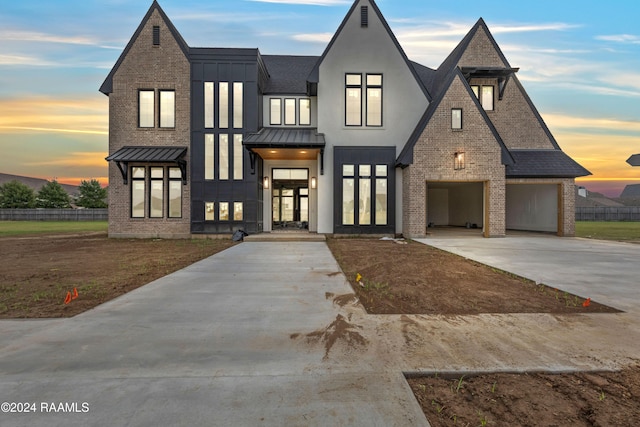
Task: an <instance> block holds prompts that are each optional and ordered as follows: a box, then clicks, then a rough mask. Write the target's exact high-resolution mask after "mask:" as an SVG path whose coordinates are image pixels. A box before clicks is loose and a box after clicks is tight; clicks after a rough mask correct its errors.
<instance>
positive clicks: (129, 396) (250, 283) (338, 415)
mask: <svg viewBox="0 0 640 427" xmlns="http://www.w3.org/2000/svg"><path fill="white" fill-rule="evenodd" d="M424 242H425V243H428V244H431V245H434V246H438V247H441V248H443V249H446V250H450V251H454V252H457V253H459V254H462V255H463V256H467V257H469V258H473V259H477V260H478V261H481V262H486V263H489V264H491V265H494V266H496V267H498V268H502V269H505V270H510V271H513V272H514V273H517V274H521V275H524V276H529V277H530V278H532V279H535V280H538V281H542V282H545V283H547V284H549V285H552V286H556V287H558V288H559V289H561V290H567V291H569V292H575V293H578V294H579V295H583V296H590V297H591V298H593V299H594V300H597V301H599V302H602V303H606V304H610V305H613V306H614V307H616V308H619V309H622V310H625V312H624V313H620V314H594V315H572V316H559V315H545V314H513V315H491V314H487V315H478V316H459V317H444V316H420V315H412V316H405V315H397V316H396V315H385V316H373V315H367V314H366V313H365V312H364V311H363V309H362V308H361V306H360V305H359V304H358V303H357V301H354V300H353V299H352V298H350V297H349V294H351V292H352V291H351V288H350V287H349V285H348V283H347V282H346V280H345V277H344V276H343V275H342V274H341V273H340V270H339V268H338V266H337V264H336V262H335V260H334V259H333V257H332V256H331V253H330V252H329V250H328V248H327V246H326V244H325V243H322V242H269V243H266V242H264V243H262V242H252V243H243V244H241V245H238V246H235V247H233V248H231V249H229V250H227V251H225V252H222V253H220V254H218V255H215V256H213V257H211V258H209V259H206V260H204V261H201V262H199V263H197V264H194V265H193V266H191V267H188V268H187V269H184V270H181V271H179V272H176V273H174V274H172V275H169V276H167V277H165V278H162V279H160V280H157V281H155V282H153V283H151V284H149V285H147V286H145V287H143V288H140V289H138V290H136V291H134V292H131V293H129V294H127V295H124V296H122V297H120V298H119V299H116V300H114V301H112V302H110V303H107V304H104V305H102V306H100V307H98V308H97V309H95V310H92V311H90V312H87V313H84V314H82V315H80V316H77V317H75V318H72V319H63V320H45V321H0V375H1V377H0V401H1V402H32V403H36V405H37V410H38V411H37V413H31V414H12V413H9V414H7V413H0V425H2V426H3V427H4V426H26V425H28V426H86V425H99V426H102V425H118V426H154V427H155V426H158V425H162V426H164V425H189V426H230V425H232V426H283V425H286V426H428V423H427V421H426V419H425V418H424V415H423V414H422V412H421V410H420V408H419V407H418V405H417V403H416V402H415V399H414V398H413V395H412V394H411V391H410V390H409V388H408V386H407V384H406V382H405V380H404V376H403V372H445V371H446V372H458V373H463V372H480V371H527V370H545V371H571V370H602V369H618V368H620V367H623V366H626V365H629V364H633V363H636V364H637V363H638V361H639V360H640V309H639V308H638V304H637V303H638V301H639V300H640V294H639V286H638V284H639V282H640V281H639V280H638V278H640V263H638V260H639V259H640V257H639V256H638V255H640V246H638V245H630V244H617V243H606V242H595V241H585V240H581V239H560V238H556V237H548V236H522V237H520V236H518V237H507V238H505V239H482V238H477V239H474V238H471V239H470V238H455V237H451V238H445V237H443V238H430V239H426V240H424ZM47 402H48V403H49V404H51V403H59V402H63V403H71V404H72V403H77V408H78V411H79V412H77V413H75V412H74V413H61V412H59V413H53V412H49V413H43V412H42V411H41V404H42V403H47ZM85 402H86V403H87V404H88V412H82V411H83V410H84V409H85V408H86V406H82V404H83V403H85Z"/></svg>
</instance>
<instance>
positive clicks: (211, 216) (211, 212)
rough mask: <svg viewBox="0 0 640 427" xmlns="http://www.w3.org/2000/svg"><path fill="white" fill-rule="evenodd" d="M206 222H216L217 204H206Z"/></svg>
mask: <svg viewBox="0 0 640 427" xmlns="http://www.w3.org/2000/svg"><path fill="white" fill-rule="evenodd" d="M204 220H205V221H215V220H216V204H215V203H213V202H205V204H204Z"/></svg>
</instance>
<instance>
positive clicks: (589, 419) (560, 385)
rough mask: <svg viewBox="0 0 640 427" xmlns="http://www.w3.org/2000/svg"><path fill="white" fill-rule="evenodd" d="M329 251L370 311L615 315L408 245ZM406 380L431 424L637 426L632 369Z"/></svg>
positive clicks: (370, 243) (368, 243) (637, 374)
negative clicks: (561, 373)
mask: <svg viewBox="0 0 640 427" xmlns="http://www.w3.org/2000/svg"><path fill="white" fill-rule="evenodd" d="M328 245H329V247H330V248H331V250H332V252H333V254H334V256H335V258H336V260H337V261H338V263H339V264H340V266H341V268H342V270H343V272H344V273H345V275H346V276H347V279H348V280H349V282H350V283H351V286H352V288H353V289H354V291H355V293H356V295H357V297H358V299H359V300H360V302H361V303H362V304H363V305H364V307H365V308H366V310H367V312H369V313H371V314H423V315H425V314H426V315H428V314H432V315H450V316H464V315H471V314H480V313H555V314H558V315H563V316H564V315H566V316H571V315H572V314H577V313H593V314H594V315H596V316H597V315H598V313H614V312H617V310H615V309H613V308H610V307H606V306H603V305H601V304H598V303H597V302H596V301H589V303H586V301H587V300H585V298H581V297H578V296H575V295H571V294H568V293H566V292H564V291H562V290H561V289H553V288H549V287H547V286H545V285H544V284H536V283H533V282H531V281H528V280H525V279H523V278H520V277H516V276H513V275H511V274H508V273H505V272H502V271H499V270H495V269H492V268H490V267H487V266H485V265H482V264H478V263H476V262H473V261H469V260H467V259H464V258H462V257H459V256H457V255H453V254H450V253H447V252H443V251H441V250H438V249H435V248H432V247H429V246H425V245H422V244H419V243H415V242H410V243H407V244H399V243H395V242H392V241H380V240H374V239H330V240H329V241H328ZM357 279H359V280H357ZM344 297H347V296H344ZM585 297H587V298H588V296H585ZM355 344H357V342H356V343H355ZM408 381H409V384H410V386H411V388H412V390H413V392H414V394H415V395H416V398H417V400H418V402H419V403H420V405H421V407H422V409H423V411H424V413H425V415H426V416H427V419H428V420H429V423H430V424H431V426H432V427H441V426H461V427H476V426H510V427H514V426H523V427H524V426H527V427H531V426H541V427H543V426H544V427H551V426H558V427H567V426H612V427H613V426H616V427H617V426H629V425H636V424H637V422H638V420H640V367H629V368H628V369H625V370H624V371H622V372H614V373H612V372H610V373H578V374H565V375H551V374H534V373H532V374H488V375H480V376H475V377H468V378H467V377H461V378H460V377H458V378H442V377H419V378H410V379H409V380H408Z"/></svg>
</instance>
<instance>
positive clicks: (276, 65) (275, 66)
mask: <svg viewBox="0 0 640 427" xmlns="http://www.w3.org/2000/svg"><path fill="white" fill-rule="evenodd" d="M319 59H320V57H319V56H286V55H262V61H263V63H264V65H265V67H266V68H267V72H268V73H269V76H270V78H269V81H268V83H267V87H266V88H265V94H289V95H295V94H300V95H305V94H306V93H307V76H309V73H310V72H311V70H312V69H313V67H315V65H316V63H317V62H318V60H319Z"/></svg>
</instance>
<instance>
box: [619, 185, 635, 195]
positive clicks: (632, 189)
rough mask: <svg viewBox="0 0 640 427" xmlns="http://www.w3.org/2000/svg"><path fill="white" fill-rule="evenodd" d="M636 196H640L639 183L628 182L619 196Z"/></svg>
mask: <svg viewBox="0 0 640 427" xmlns="http://www.w3.org/2000/svg"><path fill="white" fill-rule="evenodd" d="M627 197H628V198H638V197H640V184H630V185H627V186H626V187H624V190H623V191H622V194H621V195H620V198H627Z"/></svg>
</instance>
